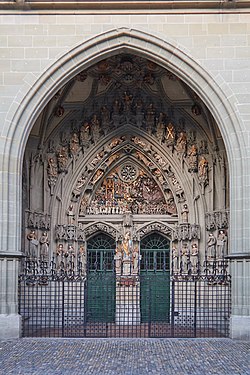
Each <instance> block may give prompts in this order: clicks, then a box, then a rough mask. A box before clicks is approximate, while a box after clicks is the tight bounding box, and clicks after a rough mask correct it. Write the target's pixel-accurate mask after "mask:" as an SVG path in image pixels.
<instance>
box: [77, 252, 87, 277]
mask: <svg viewBox="0 0 250 375" xmlns="http://www.w3.org/2000/svg"><path fill="white" fill-rule="evenodd" d="M78 254H79V261H80V265H81V270H82V273H83V274H86V267H87V256H86V247H85V246H84V245H80V247H79V251H78Z"/></svg>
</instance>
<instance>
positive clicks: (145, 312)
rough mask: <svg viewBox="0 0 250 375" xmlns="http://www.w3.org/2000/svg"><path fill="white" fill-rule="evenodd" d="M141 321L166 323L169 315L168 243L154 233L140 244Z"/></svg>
mask: <svg viewBox="0 0 250 375" xmlns="http://www.w3.org/2000/svg"><path fill="white" fill-rule="evenodd" d="M140 273H141V284H140V285H141V293H140V297H141V321H142V323H146V322H168V321H169V313H170V269H169V241H168V240H167V239H166V238H164V237H163V236H161V235H159V234H157V233H154V234H152V235H150V236H147V237H146V238H145V239H143V240H142V242H141V272H140Z"/></svg>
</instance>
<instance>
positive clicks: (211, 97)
mask: <svg viewBox="0 0 250 375" xmlns="http://www.w3.org/2000/svg"><path fill="white" fill-rule="evenodd" d="M120 51H130V52H134V53H136V54H139V55H141V56H144V57H148V58H150V59H151V60H153V61H155V62H156V63H157V64H159V65H161V66H163V67H166V68H168V69H169V70H171V71H172V72H173V73H174V74H176V75H177V76H178V77H180V78H181V79H182V80H183V81H184V82H186V83H187V84H188V85H189V86H190V87H192V88H193V89H194V90H195V91H196V92H197V93H198V94H199V95H200V97H201V98H202V100H203V101H204V103H205V104H206V105H207V107H208V108H209V110H210V111H211V113H212V114H213V116H214V118H215V120H216V121H217V123H218V126H219V128H220V130H221V133H222V135H223V139H224V142H225V145H226V149H227V154H228V157H229V165H230V172H231V185H234V184H235V183H236V181H238V183H239V189H241V190H242V196H244V183H243V181H241V179H242V177H241V176H242V173H241V172H242V170H243V164H241V163H243V160H244V157H243V156H244V155H242V152H243V151H242V150H243V149H244V148H243V147H241V142H243V140H242V139H240V137H238V135H237V130H238V129H240V128H241V126H240V122H239V119H238V117H237V115H236V113H235V111H234V109H233V99H232V98H233V97H232V95H231V93H230V95H228V97H229V99H228V97H227V94H228V93H229V92H228V91H229V90H228V89H227V88H226V87H224V91H223V90H222V89H221V87H220V86H219V85H218V84H217V83H216V82H215V81H214V80H213V78H212V77H211V76H209V74H208V73H207V72H206V71H205V70H204V69H203V68H202V67H201V66H200V65H198V64H197V63H196V62H195V61H194V60H193V59H192V58H191V57H190V56H188V55H187V54H186V53H184V52H183V51H181V49H179V48H178V46H174V45H173V44H171V43H168V42H167V41H164V38H161V39H160V38H158V37H155V36H152V35H149V34H147V33H145V32H142V31H138V30H131V29H125V28H121V29H117V30H111V31H109V32H106V33H104V34H102V35H99V36H97V37H93V38H91V39H89V40H88V41H87V42H84V43H83V44H81V45H80V46H77V47H75V48H73V49H72V50H71V51H70V52H69V53H66V54H65V55H64V56H62V57H61V58H60V59H59V60H58V61H57V62H55V63H54V64H53V65H52V66H51V67H50V68H49V69H48V70H47V71H46V73H44V74H43V75H42V76H41V77H40V79H39V80H37V81H36V82H34V83H33V84H32V85H31V86H29V85H28V84H27V85H26V86H25V87H24V88H23V90H22V91H23V92H25V95H23V96H22V95H20V93H19V94H18V95H17V100H16V101H17V105H16V106H15V105H13V106H12V108H11V110H10V112H9V114H8V116H7V119H6V129H8V130H7V131H6V137H7V141H6V143H5V147H4V155H5V157H4V160H3V166H4V168H2V170H6V166H8V170H9V173H6V174H3V182H4V183H6V184H7V186H8V187H9V188H8V189H7V191H3V192H2V200H3V202H5V203H4V204H3V207H2V210H3V212H8V217H7V219H6V222H4V225H3V226H2V230H3V233H6V234H7V236H6V235H5V236H2V237H1V238H2V248H8V249H9V251H17V250H18V249H19V247H20V229H19V228H20V226H19V225H14V224H16V223H17V222H20V211H21V210H20V207H21V188H20V187H21V170H22V165H21V163H22V160H23V153H24V149H25V144H26V142H27V139H28V136H29V133H30V131H31V128H32V126H33V124H34V121H35V119H36V117H37V116H38V114H39V113H40V112H41V110H42V108H43V107H44V105H45V104H46V103H47V102H48V100H49V99H50V98H51V97H52V96H53V95H54V94H55V93H56V91H57V90H58V89H59V88H60V87H61V86H62V85H63V84H64V83H65V82H67V81H68V80H69V79H70V78H71V77H73V76H74V75H76V74H77V73H78V72H80V70H82V69H84V68H87V67H88V66H90V65H92V64H93V63H94V62H97V61H99V60H100V59H103V58H105V57H106V56H108V55H109V56H110V55H112V54H116V53H117V52H120ZM226 90H227V91H226ZM19 97H21V99H19ZM232 134H233V135H234V136H233V137H232V136H231V135H232ZM235 145H237V146H235ZM235 159H238V160H240V164H239V163H238V165H237V166H236V163H235V162H234V160H235ZM239 165H240V167H239ZM13 171H14V172H15V173H13ZM13 197H15V201H16V202H17V204H16V206H15V207H13V205H12V202H13ZM236 204H237V211H239V210H240V209H241V207H239V203H238V202H237V201H236V197H234V196H232V195H231V210H232V213H234V212H235V211H236ZM2 217H3V215H2ZM231 219H232V224H231V226H232V230H231V234H232V237H231V239H232V248H236V246H235V245H236V238H235V237H236V228H237V227H238V228H242V231H243V233H244V232H245V229H244V222H243V215H242V216H240V217H239V216H238V217H237V223H236V217H235V215H234V214H232V215H231ZM13 227H14V228H18V229H16V231H17V232H16V233H15V235H14V236H13V235H11V236H10V235H9V234H10V231H11V229H10V228H13ZM8 235H9V236H8ZM239 238H241V239H242V243H239V242H240V240H239ZM243 238H244V236H243V235H242V236H240V235H239V233H238V232H237V247H239V248H244V243H243Z"/></svg>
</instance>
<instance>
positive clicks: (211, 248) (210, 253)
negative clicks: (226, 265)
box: [207, 233, 216, 260]
mask: <svg viewBox="0 0 250 375" xmlns="http://www.w3.org/2000/svg"><path fill="white" fill-rule="evenodd" d="M215 255H216V238H215V236H214V234H213V233H209V236H208V240H207V258H208V260H215Z"/></svg>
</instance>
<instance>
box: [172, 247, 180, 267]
mask: <svg viewBox="0 0 250 375" xmlns="http://www.w3.org/2000/svg"><path fill="white" fill-rule="evenodd" d="M172 259H173V272H174V273H177V272H178V271H179V252H178V249H177V247H175V246H174V247H173V248H172Z"/></svg>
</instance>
